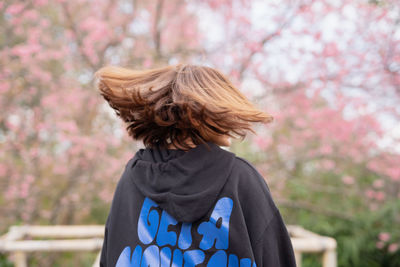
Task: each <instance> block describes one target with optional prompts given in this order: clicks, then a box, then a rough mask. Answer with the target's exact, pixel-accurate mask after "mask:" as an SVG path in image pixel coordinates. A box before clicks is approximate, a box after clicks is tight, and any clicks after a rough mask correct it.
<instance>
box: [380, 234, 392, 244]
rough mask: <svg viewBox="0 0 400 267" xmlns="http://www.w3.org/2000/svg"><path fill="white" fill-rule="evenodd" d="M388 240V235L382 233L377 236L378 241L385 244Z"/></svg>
mask: <svg viewBox="0 0 400 267" xmlns="http://www.w3.org/2000/svg"><path fill="white" fill-rule="evenodd" d="M389 239H390V234H389V233H387V232H382V233H380V234H379V240H381V241H383V242H387V241H388V240H389Z"/></svg>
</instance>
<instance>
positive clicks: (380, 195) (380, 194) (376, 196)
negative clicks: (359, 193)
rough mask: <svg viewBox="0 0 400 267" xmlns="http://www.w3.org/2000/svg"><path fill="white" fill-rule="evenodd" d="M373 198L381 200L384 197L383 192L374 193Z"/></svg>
mask: <svg viewBox="0 0 400 267" xmlns="http://www.w3.org/2000/svg"><path fill="white" fill-rule="evenodd" d="M375 199H376V200H379V201H382V200H384V199H385V193H383V192H382V191H379V192H376V193H375Z"/></svg>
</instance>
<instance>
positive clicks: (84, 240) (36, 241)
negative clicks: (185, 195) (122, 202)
mask: <svg viewBox="0 0 400 267" xmlns="http://www.w3.org/2000/svg"><path fill="white" fill-rule="evenodd" d="M287 229H288V231H289V234H290V236H291V240H292V244H293V249H294V251H295V256H296V262H297V267H301V258H302V254H304V253H321V254H322V266H323V267H336V266H337V259H336V241H335V239H333V238H331V237H326V236H320V235H318V234H316V233H313V232H310V231H308V230H305V229H304V228H302V227H300V226H297V225H287ZM103 236H104V226H103V225H71V226H70V225H68V226H67V225H65V226H64V225H55V226H34V225H23V226H11V227H10V229H9V231H8V232H7V233H6V234H5V235H4V236H2V237H1V238H0V252H4V253H10V254H11V260H12V261H13V262H14V264H15V266H16V267H26V266H27V253H30V252H40V251H43V252H52V251H54V252H55V251H57V252H62V251H99V250H100V249H101V246H102V244H103ZM49 238H53V239H51V240H48V239H49ZM46 239H47V240H46ZM99 261H100V253H98V255H97V258H96V261H95V263H94V264H93V267H95V266H96V267H98V266H99Z"/></svg>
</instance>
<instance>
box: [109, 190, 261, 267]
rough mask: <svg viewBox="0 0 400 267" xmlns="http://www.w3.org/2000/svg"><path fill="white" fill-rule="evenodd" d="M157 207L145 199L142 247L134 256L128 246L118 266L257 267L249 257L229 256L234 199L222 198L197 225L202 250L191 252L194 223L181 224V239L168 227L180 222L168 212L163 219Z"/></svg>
mask: <svg viewBox="0 0 400 267" xmlns="http://www.w3.org/2000/svg"><path fill="white" fill-rule="evenodd" d="M157 207H158V205H157V203H155V202H154V201H153V200H151V199H150V198H148V197H146V198H145V199H144V202H143V205H142V208H141V211H140V215H139V220H138V228H137V232H138V237H139V240H140V242H141V243H142V245H137V246H136V248H135V250H134V251H133V253H132V251H131V248H130V247H129V246H127V247H125V248H124V249H123V251H122V252H121V254H120V256H119V258H118V261H117V264H116V267H137V266H140V267H153V266H157V267H164V266H171V267H195V266H196V265H198V264H201V263H205V264H207V266H209V267H220V266H227V267H257V266H256V264H255V262H253V264H252V261H251V259H250V258H241V259H239V258H238V256H237V255H235V254H229V255H228V254H227V249H228V247H229V223H230V216H231V213H232V209H233V201H232V199H231V198H229V197H223V198H220V199H219V200H218V201H217V203H216V204H215V206H214V209H213V211H212V213H211V216H210V219H209V220H208V221H205V222H202V223H201V224H200V225H199V226H198V228H197V232H198V233H199V234H200V235H201V236H202V239H201V241H200V245H199V247H200V248H199V249H189V248H190V246H191V245H192V235H191V229H192V224H191V223H182V225H181V228H180V233H179V236H178V235H177V234H176V232H174V231H169V230H168V227H169V226H176V225H177V224H178V221H177V220H175V219H174V218H173V217H172V216H171V215H170V214H168V213H167V212H166V211H165V210H163V211H162V213H161V217H160V214H159V212H158V211H157V209H156V208H157ZM152 243H155V244H152ZM150 244H151V245H150ZM146 245H147V246H146ZM176 245H178V247H179V248H176V249H174V250H173V251H171V248H170V246H176ZM213 248H214V250H213V251H215V252H214V253H213V255H211V257H210V258H209V259H208V260H207V262H204V261H205V253H204V252H205V251H207V250H210V249H213Z"/></svg>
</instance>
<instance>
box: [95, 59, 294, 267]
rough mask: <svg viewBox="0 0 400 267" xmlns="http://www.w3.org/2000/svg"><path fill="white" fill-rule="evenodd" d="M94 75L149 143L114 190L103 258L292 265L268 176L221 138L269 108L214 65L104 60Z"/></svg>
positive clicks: (110, 262)
mask: <svg viewBox="0 0 400 267" xmlns="http://www.w3.org/2000/svg"><path fill="white" fill-rule="evenodd" d="M96 76H97V77H99V78H100V79H99V84H98V88H99V90H100V91H101V94H102V95H103V97H104V98H105V99H106V100H107V101H108V103H109V104H110V106H111V107H112V108H113V109H114V110H115V111H116V114H117V115H118V116H120V117H121V119H123V121H124V122H126V123H127V124H128V126H127V131H128V134H129V135H130V136H131V137H132V138H133V139H135V140H142V141H143V143H144V145H145V148H144V149H143V148H142V149H139V150H138V151H137V152H136V153H135V155H134V157H132V158H131V159H130V160H129V161H128V163H127V164H126V166H125V170H124V172H123V174H122V177H121V179H120V181H119V183H118V186H117V188H116V190H115V194H114V198H113V202H112V205H111V210H110V213H109V216H108V218H107V222H106V229H105V239H104V244H103V249H102V254H101V260H100V261H101V266H142V267H143V266H146V267H148V266H184V267H189V266H230V267H233V266H240V267H255V266H258V267H262V266H269V267H280V266H285V267H294V266H296V265H295V259H294V252H293V248H292V244H291V241H290V238H289V234H288V232H287V230H286V227H285V224H284V222H283V220H282V217H281V215H280V213H279V210H278V209H277V207H276V206H275V203H274V201H273V200H272V197H271V194H270V192H269V188H268V186H267V184H266V182H265V180H264V179H263V177H262V176H261V175H260V174H259V173H258V171H257V170H256V169H255V168H254V167H253V166H252V165H251V164H250V163H249V162H248V161H246V160H245V159H243V158H240V157H237V156H236V155H235V154H234V153H232V152H229V151H227V150H224V149H222V148H220V147H219V145H226V142H227V141H226V138H227V137H228V136H229V137H234V138H236V137H237V136H240V137H242V138H244V136H245V135H246V131H247V130H250V131H252V132H254V130H253V129H252V128H251V123H252V122H265V123H268V122H271V121H272V116H270V115H268V114H266V113H264V112H262V111H260V110H259V109H257V108H256V107H255V106H254V105H253V104H252V103H251V102H250V101H248V100H247V99H246V97H245V96H244V95H243V94H242V93H241V92H240V91H239V90H238V89H237V88H236V87H235V86H234V85H233V84H232V83H231V82H230V81H229V80H228V78H227V77H225V76H224V75H223V74H222V73H220V72H219V71H217V70H215V69H213V68H210V67H204V66H196V65H186V64H177V65H175V66H166V67H161V68H157V69H152V70H143V71H137V70H129V69H125V68H120V67H104V68H102V69H100V70H99V71H98V72H96ZM187 140H190V142H187ZM218 144H219V145H218ZM171 145H173V146H174V147H179V149H170V147H171ZM193 145H194V146H193Z"/></svg>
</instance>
